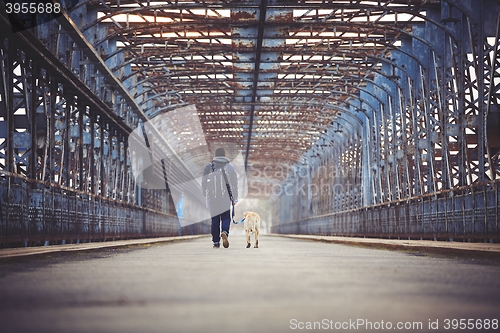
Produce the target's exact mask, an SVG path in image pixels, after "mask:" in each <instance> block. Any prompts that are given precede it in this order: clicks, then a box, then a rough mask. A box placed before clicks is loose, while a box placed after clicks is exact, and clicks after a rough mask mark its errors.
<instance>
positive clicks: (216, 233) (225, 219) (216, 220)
mask: <svg viewBox="0 0 500 333" xmlns="http://www.w3.org/2000/svg"><path fill="white" fill-rule="evenodd" d="M229 212H230V211H229V210H227V211H225V212H224V213H222V214H219V215H215V216H212V241H213V242H214V244H219V243H220V234H221V224H222V232H225V233H226V234H227V235H229V226H230V225H231V215H230V213H229Z"/></svg>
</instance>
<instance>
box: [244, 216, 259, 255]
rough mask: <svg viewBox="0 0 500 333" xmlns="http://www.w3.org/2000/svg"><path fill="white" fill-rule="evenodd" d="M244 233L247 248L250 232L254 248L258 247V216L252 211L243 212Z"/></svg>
mask: <svg viewBox="0 0 500 333" xmlns="http://www.w3.org/2000/svg"><path fill="white" fill-rule="evenodd" d="M243 220H244V222H245V223H244V225H243V226H244V228H245V234H246V236H247V248H249V247H250V245H251V244H250V233H251V232H253V234H254V237H255V246H254V247H255V248H258V247H259V232H260V216H259V214H257V213H254V212H244V213H243Z"/></svg>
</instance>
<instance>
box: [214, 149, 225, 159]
mask: <svg viewBox="0 0 500 333" xmlns="http://www.w3.org/2000/svg"><path fill="white" fill-rule="evenodd" d="M215 156H216V157H217V156H226V151H225V150H224V148H217V149H215Z"/></svg>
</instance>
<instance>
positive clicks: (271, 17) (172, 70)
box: [73, 0, 440, 187]
mask: <svg viewBox="0 0 500 333" xmlns="http://www.w3.org/2000/svg"><path fill="white" fill-rule="evenodd" d="M84 5H86V6H87V12H96V13H97V15H96V16H95V17H96V19H95V20H94V21H92V20H88V21H87V22H84V23H85V24H83V26H82V27H81V30H82V32H83V33H84V34H89V33H91V32H92V31H93V30H92V29H93V28H94V27H96V26H97V25H98V26H99V27H100V28H102V27H107V34H101V35H99V36H94V38H93V40H92V44H93V45H94V47H95V48H96V50H98V51H100V53H101V56H102V57H103V59H104V60H106V61H107V63H108V64H110V67H111V69H112V71H113V72H114V73H116V76H117V77H118V78H119V79H120V80H122V81H123V82H128V84H127V85H128V86H130V87H131V91H134V93H133V95H134V96H133V97H134V98H135V99H136V101H137V102H138V104H139V106H141V107H142V108H143V110H144V111H145V113H146V114H147V115H148V116H150V117H154V116H156V115H159V114H162V113H164V112H168V111H169V110H172V109H175V108H179V107H182V106H185V105H195V106H196V108H197V110H198V115H199V118H200V120H201V123H202V127H203V130H204V132H205V136H206V140H207V142H208V143H209V144H210V145H217V144H220V143H221V142H226V143H231V144H234V145H236V146H237V147H238V148H239V149H241V150H242V151H243V153H244V157H245V164H246V166H247V169H248V175H249V177H254V178H256V179H257V180H259V181H260V182H261V183H262V184H264V185H262V186H264V187H265V186H269V184H272V183H273V182H274V181H280V180H283V179H284V178H285V177H286V176H287V175H286V172H284V171H283V170H287V168H289V167H291V166H292V165H294V164H296V163H297V162H298V161H300V159H301V157H303V156H304V154H305V153H306V152H307V151H309V150H310V149H311V147H313V145H315V144H317V142H321V141H320V140H323V142H326V144H332V143H333V139H332V137H331V136H328V135H327V132H328V131H329V129H332V128H339V126H340V124H342V126H344V127H345V126H351V127H352V128H351V129H350V130H349V131H350V133H354V132H356V131H357V129H356V126H357V125H356V120H355V119H354V118H355V117H356V116H355V115H354V116H353V115H348V114H346V113H345V112H343V110H345V109H346V108H348V107H349V105H359V100H360V92H361V91H362V90H363V89H364V87H366V85H367V83H368V82H371V80H373V78H374V75H375V74H376V73H378V72H380V71H381V68H382V66H383V64H384V63H387V62H389V63H390V60H389V59H390V52H391V50H393V49H395V48H399V47H400V45H401V41H402V40H403V39H404V38H409V37H411V36H412V30H413V27H415V26H418V25H420V24H423V23H424V22H425V21H426V20H428V18H427V17H426V9H428V8H430V7H435V6H439V5H440V1H421V0H419V1H416V0H415V1H413V0H385V1H380V0H379V1H307V0H304V1H283V0H281V1H280V0H274V1H273V0H267V1H266V0H262V1H147V2H143V1H131V0H116V1H115V0H112V1H88V2H81V3H79V4H78V5H77V6H76V7H75V8H73V11H77V10H78V8H79V7H81V6H84ZM109 44H113V45H116V49H115V50H114V51H112V52H111V51H109V49H106V45H109ZM117 55H120V59H121V60H120V61H113V59H116V57H117ZM389 79H390V78H389ZM130 82H133V83H130ZM138 85H141V87H142V88H141V89H140V90H139V89H135V87H137V86H138ZM335 126H336V127H335ZM204 158H205V156H204ZM200 163H201V161H200ZM264 171H266V172H264ZM263 175H265V176H263ZM270 175H271V176H270ZM264 178H266V179H268V178H271V181H270V182H269V183H266V179H264ZM266 184H267V185H266Z"/></svg>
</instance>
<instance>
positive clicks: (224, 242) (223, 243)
mask: <svg viewBox="0 0 500 333" xmlns="http://www.w3.org/2000/svg"><path fill="white" fill-rule="evenodd" d="M220 237H221V238H222V246H224V247H225V248H226V249H227V248H228V247H229V240H228V239H227V234H226V233H225V232H223V233H222V234H220Z"/></svg>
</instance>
